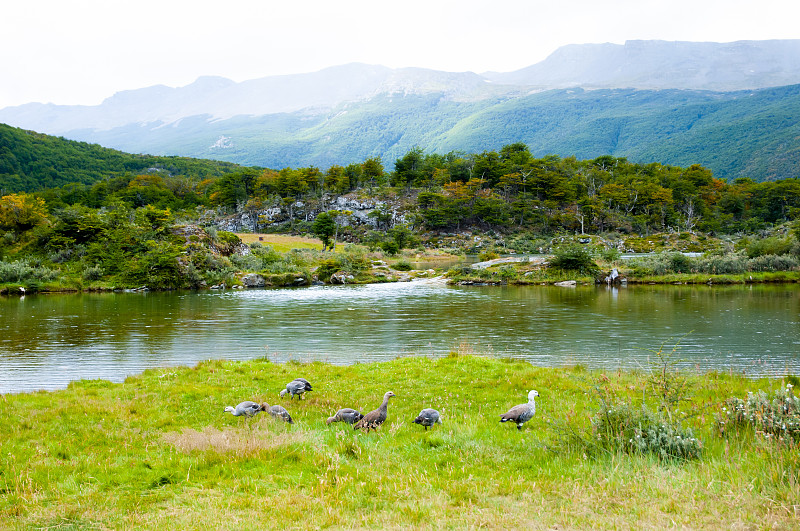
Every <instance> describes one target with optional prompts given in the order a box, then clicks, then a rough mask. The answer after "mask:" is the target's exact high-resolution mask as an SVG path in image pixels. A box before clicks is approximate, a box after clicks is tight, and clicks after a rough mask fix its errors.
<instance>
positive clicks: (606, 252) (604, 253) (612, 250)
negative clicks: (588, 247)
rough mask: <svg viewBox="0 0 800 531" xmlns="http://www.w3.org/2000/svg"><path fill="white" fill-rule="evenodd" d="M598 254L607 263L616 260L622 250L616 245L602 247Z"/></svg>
mask: <svg viewBox="0 0 800 531" xmlns="http://www.w3.org/2000/svg"><path fill="white" fill-rule="evenodd" d="M598 254H599V255H600V258H602V259H603V260H605V261H606V262H609V263H611V262H616V261H617V260H619V259H620V257H621V256H622V252H621V251H620V250H619V249H617V248H616V247H604V248H603V249H601V250H600V252H599V253H598Z"/></svg>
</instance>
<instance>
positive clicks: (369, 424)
mask: <svg viewBox="0 0 800 531" xmlns="http://www.w3.org/2000/svg"><path fill="white" fill-rule="evenodd" d="M393 396H394V393H393V392H391V391H388V392H387V393H386V394H385V395H383V403H382V404H381V407H379V408H378V409H376V410H374V411H370V412H369V413H367V414H366V415H364V417H363V418H362V419H361V420H359V421H358V422H356V423H355V424H354V425H353V429H354V430H359V429H361V428H365V429H366V430H367V433H369V430H375V429H377V428H378V426H380V425H381V424H383V421H385V420H386V411H387V410H388V409H389V399H390V398H392V397H393Z"/></svg>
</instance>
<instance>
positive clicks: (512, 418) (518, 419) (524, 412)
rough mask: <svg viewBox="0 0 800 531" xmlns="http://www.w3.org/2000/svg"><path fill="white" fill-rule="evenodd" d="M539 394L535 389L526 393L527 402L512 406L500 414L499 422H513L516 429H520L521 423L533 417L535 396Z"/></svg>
mask: <svg viewBox="0 0 800 531" xmlns="http://www.w3.org/2000/svg"><path fill="white" fill-rule="evenodd" d="M537 396H539V393H538V392H537V391H531V392H530V393H528V403H527V404H520V405H518V406H514V407H512V408H511V409H509V410H508V413H504V414H503V415H500V422H514V423H516V425H517V429H518V430H521V429H522V425H523V424H525V423H526V422H528V421H529V420H531V419H532V418H533V415H534V413H536V400H535V399H536V397H537Z"/></svg>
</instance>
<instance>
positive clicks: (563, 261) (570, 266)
mask: <svg viewBox="0 0 800 531" xmlns="http://www.w3.org/2000/svg"><path fill="white" fill-rule="evenodd" d="M549 265H550V267H554V268H558V269H563V270H565V271H577V272H579V273H580V274H582V275H596V274H597V273H598V272H599V271H600V268H599V267H598V266H597V264H596V263H595V261H594V255H593V253H592V251H591V250H590V249H589V248H587V247H584V246H583V245H579V244H567V245H562V246H559V247H556V248H555V249H553V258H552V259H551V260H550V263H549Z"/></svg>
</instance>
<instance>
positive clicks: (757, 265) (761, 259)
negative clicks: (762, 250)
mask: <svg viewBox="0 0 800 531" xmlns="http://www.w3.org/2000/svg"><path fill="white" fill-rule="evenodd" d="M797 266H798V261H797V258H795V257H793V256H790V255H788V254H784V255H774V254H767V255H762V256H757V257H755V258H753V259H751V260H749V261H748V269H749V270H750V271H791V270H792V269H796V268H797Z"/></svg>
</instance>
